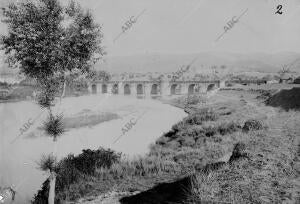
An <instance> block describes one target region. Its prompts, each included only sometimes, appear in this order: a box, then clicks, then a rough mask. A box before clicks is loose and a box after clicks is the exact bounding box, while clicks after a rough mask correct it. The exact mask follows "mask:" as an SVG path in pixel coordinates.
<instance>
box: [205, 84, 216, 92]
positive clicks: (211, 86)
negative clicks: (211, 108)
mask: <svg viewBox="0 0 300 204" xmlns="http://www.w3.org/2000/svg"><path fill="white" fill-rule="evenodd" d="M215 88H217V87H216V85H215V84H209V85H208V86H207V90H206V91H212V90H214V89H215Z"/></svg>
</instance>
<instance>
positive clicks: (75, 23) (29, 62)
mask: <svg viewBox="0 0 300 204" xmlns="http://www.w3.org/2000/svg"><path fill="white" fill-rule="evenodd" d="M2 13H3V20H2V21H3V22H4V23H6V25H7V27H8V34H7V35H4V36H1V45H2V47H1V48H2V49H3V50H4V51H5V54H6V56H7V62H8V64H9V66H11V67H19V68H20V72H21V73H22V74H25V76H27V77H30V78H33V79H35V80H36V81H37V84H38V87H39V93H38V97H37V100H38V103H39V105H40V106H41V107H42V108H46V109H47V110H48V112H49V117H48V119H47V121H46V122H44V130H45V132H46V133H47V135H48V136H50V137H52V138H53V140H54V141H56V139H57V138H58V137H59V136H60V135H62V134H63V133H64V127H63V123H62V115H61V114H59V115H55V114H54V113H53V112H52V109H51V108H52V106H54V105H55V97H56V96H57V95H58V94H60V91H59V90H61V87H62V82H63V91H61V92H62V93H61V98H62V97H63V96H64V95H65V88H66V76H67V75H68V74H71V73H72V72H77V73H78V72H80V73H88V72H89V71H90V69H91V67H92V65H93V64H94V63H96V62H97V60H99V59H100V58H101V57H102V56H103V55H104V54H105V52H104V50H103V48H102V47H101V41H102V37H103V35H102V33H101V27H100V26H99V25H97V24H96V23H95V21H94V19H93V16H92V14H91V13H90V12H89V11H85V10H83V9H82V8H81V7H80V6H79V5H78V4H77V3H75V2H74V1H71V2H70V3H69V5H68V6H62V5H61V4H60V2H59V0H26V1H24V2H20V3H11V4H9V6H8V7H5V8H2ZM42 160H43V162H41V164H40V167H41V169H42V170H49V171H50V178H49V180H50V191H49V196H48V203H49V204H53V203H54V200H55V190H54V189H55V180H56V173H55V168H54V166H55V156H54V155H52V156H51V155H50V156H49V157H48V158H47V157H44V158H42ZM50 195H52V196H50Z"/></svg>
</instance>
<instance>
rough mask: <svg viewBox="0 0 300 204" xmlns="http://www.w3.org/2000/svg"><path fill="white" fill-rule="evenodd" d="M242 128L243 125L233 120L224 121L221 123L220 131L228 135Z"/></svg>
mask: <svg viewBox="0 0 300 204" xmlns="http://www.w3.org/2000/svg"><path fill="white" fill-rule="evenodd" d="M241 128H242V127H241V126H240V125H239V124H238V123H236V122H233V121H231V122H229V123H222V124H221V125H219V127H218V132H219V133H220V134H221V135H227V134H231V133H233V132H236V131H238V130H240V129H241Z"/></svg>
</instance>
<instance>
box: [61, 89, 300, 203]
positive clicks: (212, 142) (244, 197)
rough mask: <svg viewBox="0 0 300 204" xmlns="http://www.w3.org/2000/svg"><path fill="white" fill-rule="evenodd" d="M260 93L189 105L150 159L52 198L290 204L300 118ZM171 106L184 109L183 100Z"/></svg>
mask: <svg viewBox="0 0 300 204" xmlns="http://www.w3.org/2000/svg"><path fill="white" fill-rule="evenodd" d="M258 96H259V94H257V93H254V92H253V93H252V92H249V91H241V90H239V91H235V90H224V91H220V92H218V93H217V94H215V95H214V96H212V97H210V98H209V99H207V100H206V101H203V100H199V102H198V103H195V101H194V102H193V104H190V105H188V107H187V108H188V110H189V113H190V114H189V115H188V116H187V117H186V118H184V119H183V120H182V121H180V122H179V123H177V124H175V125H174V126H173V127H172V128H171V130H170V131H168V132H166V133H165V134H163V135H162V136H161V137H160V138H159V139H158V140H157V141H156V142H155V144H153V145H152V146H151V148H150V152H149V153H148V154H146V155H145V156H142V157H139V158H135V159H126V158H122V157H120V159H119V160H117V161H115V162H114V163H112V165H111V166H109V167H105V168H102V167H101V168H99V167H98V168H95V169H94V171H93V172H92V173H91V174H89V175H88V176H87V175H85V177H84V179H79V180H78V181H76V182H74V183H72V184H71V185H69V186H67V187H66V188H64V189H63V190H61V191H58V192H57V193H58V199H62V200H64V199H65V200H68V201H72V202H75V201H76V203H84V204H88V203H95V200H97V201H99V202H100V200H101V202H103V203H105V202H106V203H112V202H114V203H130V204H132V203H133V204H134V203H139V204H143V203H145V204H149V203H153V204H154V203H166V202H177V203H180V202H185V203H199V202H227V203H267V202H270V203H281V202H288V203H296V202H297V201H299V200H297V199H299V189H300V188H299V187H300V186H299V171H298V170H299V167H300V163H299V162H300V161H299V158H298V154H299V150H298V145H299V137H297V135H299V133H300V129H299V127H298V125H297V124H299V122H300V114H299V112H297V111H289V112H285V111H282V110H280V109H278V108H273V107H268V106H266V105H265V104H264V103H263V101H262V100H261V99H260V97H258ZM183 101H185V102H184V103H183ZM171 103H172V104H176V103H177V105H176V106H177V107H178V106H179V107H180V106H181V107H186V105H187V104H186V100H181V99H180V100H177V102H174V101H172V102H171ZM297 169H298V170H297ZM240 189H242V190H240ZM110 192H114V193H110ZM124 192H125V193H127V196H125V197H124ZM139 192H140V193H139ZM104 194H106V195H108V196H103V195H104ZM110 194H113V196H109V195H110ZM128 194H129V195H128ZM131 194H134V195H131ZM175 195H176V196H175Z"/></svg>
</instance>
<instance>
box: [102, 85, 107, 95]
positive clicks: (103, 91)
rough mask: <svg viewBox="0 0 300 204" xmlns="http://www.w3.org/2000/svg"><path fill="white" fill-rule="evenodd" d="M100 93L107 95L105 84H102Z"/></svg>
mask: <svg viewBox="0 0 300 204" xmlns="http://www.w3.org/2000/svg"><path fill="white" fill-rule="evenodd" d="M102 93H107V84H102Z"/></svg>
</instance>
